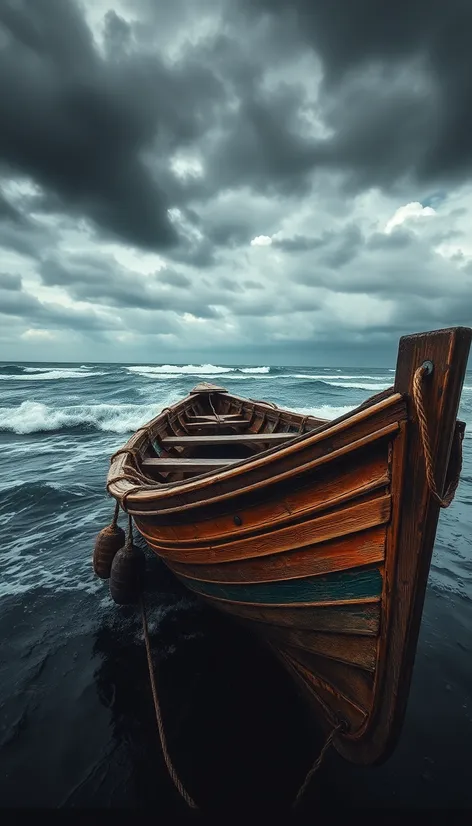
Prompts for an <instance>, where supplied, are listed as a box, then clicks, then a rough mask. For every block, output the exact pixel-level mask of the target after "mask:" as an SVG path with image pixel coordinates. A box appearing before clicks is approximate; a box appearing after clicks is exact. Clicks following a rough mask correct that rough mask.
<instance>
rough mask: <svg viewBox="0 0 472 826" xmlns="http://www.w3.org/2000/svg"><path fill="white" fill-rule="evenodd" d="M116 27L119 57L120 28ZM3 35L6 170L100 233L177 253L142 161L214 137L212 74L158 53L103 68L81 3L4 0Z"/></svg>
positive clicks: (0, 129)
mask: <svg viewBox="0 0 472 826" xmlns="http://www.w3.org/2000/svg"><path fill="white" fill-rule="evenodd" d="M107 22H108V25H107V29H106V35H107V36H108V38H109V39H110V38H111V39H112V40H113V43H114V46H115V48H116V45H117V43H116V41H117V29H118V28H119V25H120V24H119V21H118V20H117V17H116V15H114V16H113V15H112V16H111V17H110V15H109V16H108V18H107ZM0 26H1V36H2V40H3V48H2V49H1V51H0V159H1V160H2V161H3V163H4V164H8V165H9V166H10V168H12V169H13V170H19V171H21V172H22V173H26V174H28V175H31V176H32V177H33V178H34V179H35V180H36V181H37V182H38V183H39V184H40V185H41V186H43V187H44V188H45V189H46V190H51V192H52V193H53V194H54V195H56V197H58V198H59V200H60V202H61V204H62V207H63V209H65V210H69V211H74V212H76V213H78V214H82V215H85V216H87V217H88V218H90V219H92V220H93V221H94V222H95V223H96V224H97V225H98V226H99V227H100V228H101V229H102V230H106V231H112V232H113V233H115V234H116V235H118V236H119V237H121V238H123V239H126V240H129V241H131V242H133V243H135V244H138V245H141V246H147V247H154V248H165V247H168V246H169V245H171V244H172V243H175V242H176V241H177V234H176V231H175V229H174V227H173V226H172V224H171V222H170V221H169V219H168V216H167V212H166V210H167V207H168V206H169V203H168V197H167V196H166V194H165V192H164V190H163V189H162V187H161V186H160V185H159V182H158V181H157V180H156V179H155V170H153V168H152V166H151V165H150V164H149V163H147V162H146V160H145V154H146V152H147V153H151V150H153V149H154V150H156V151H162V152H163V153H164V155H165V156H167V159H168V155H169V151H170V147H173V149H175V148H176V147H178V146H179V145H180V144H181V143H185V142H186V141H188V140H190V139H191V138H193V137H196V136H198V135H199V134H200V132H201V131H202V129H204V128H205V125H204V121H205V116H206V109H208V106H211V105H212V101H213V99H214V98H215V96H216V97H217V96H218V91H219V90H218V86H217V84H216V83H215V82H214V79H213V77H212V76H211V74H210V73H209V72H208V71H207V70H206V69H205V68H204V67H202V66H199V65H189V66H179V67H178V69H176V70H175V71H171V70H169V69H168V68H167V67H166V66H165V65H164V62H163V61H162V59H161V58H160V56H159V55H157V54H155V55H153V56H149V55H142V56H139V55H136V54H135V53H133V54H132V55H130V56H127V55H126V52H120V54H119V59H118V57H114V56H113V55H110V56H109V58H108V60H106V59H105V58H104V57H102V56H100V55H99V53H98V51H97V48H96V46H95V44H94V41H93V38H92V35H91V32H90V30H89V28H88V27H87V25H86V23H85V20H84V17H83V14H82V13H81V10H80V7H79V5H78V4H76V3H75V2H73V0H71V1H70V2H67V3H64V2H63V0H24V2H22V3H17V2H14V1H13V0H4V2H2V4H1V5H0ZM121 31H122V33H123V26H122V29H121ZM156 142H157V145H156Z"/></svg>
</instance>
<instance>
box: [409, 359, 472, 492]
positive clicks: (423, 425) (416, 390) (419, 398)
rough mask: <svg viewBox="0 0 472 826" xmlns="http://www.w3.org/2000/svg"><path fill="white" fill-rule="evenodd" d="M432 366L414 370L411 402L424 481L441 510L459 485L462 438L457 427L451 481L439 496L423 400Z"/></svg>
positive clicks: (428, 364)
mask: <svg viewBox="0 0 472 826" xmlns="http://www.w3.org/2000/svg"><path fill="white" fill-rule="evenodd" d="M431 370H432V365H431V363H430V362H429V363H428V362H425V364H422V365H421V367H418V368H417V370H415V373H414V376H413V400H414V403H415V407H416V412H417V415H418V425H419V429H420V437H421V446H422V448H423V455H424V460H425V469H426V481H427V482H428V487H429V490H430V493H431V495H432V496H433V497H434V498H435V499H436V501H437V502H438V504H439V506H440V507H441V508H448V507H449V505H450V504H451V502H452V500H453V499H454V495H455V492H456V490H457V486H458V484H459V479H460V474H461V470H462V440H463V438H464V434H463V432H462V431H461V430H460V429H459V428H458V427H457V425H456V429H455V432H454V443H453V445H452V448H451V458H450V460H449V461H450V465H451V471H452V474H453V475H452V477H451V480H450V482H449V484H448V486H447V490H446V492H445V493H444V494H443V496H441V495H440V494H439V491H438V489H437V486H436V480H435V478H434V471H433V453H432V450H431V440H430V436H429V428H428V420H427V417H426V412H425V408H424V399H423V379H424V378H425V377H426V376H428V375H430V374H431Z"/></svg>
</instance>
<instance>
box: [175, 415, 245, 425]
mask: <svg viewBox="0 0 472 826" xmlns="http://www.w3.org/2000/svg"><path fill="white" fill-rule="evenodd" d="M232 419H239V420H240V421H246V419H241V413H224V414H223V415H221V416H220V415H218V417H216V416H215V415H212V416H197V415H194V416H188V420H189V422H192V424H193V423H194V422H213V423H215V422H218V421H223V422H229V421H231V420H232ZM247 421H249V419H248V420H247Z"/></svg>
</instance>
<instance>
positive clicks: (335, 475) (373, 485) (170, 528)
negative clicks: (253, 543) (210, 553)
mask: <svg viewBox="0 0 472 826" xmlns="http://www.w3.org/2000/svg"><path fill="white" fill-rule="evenodd" d="M389 481H390V475H389V470H388V450H387V445H386V444H385V443H380V444H377V445H375V446H374V448H373V450H372V451H371V452H370V453H369V454H367V453H362V455H361V456H359V454H357V455H353V456H352V458H351V457H350V461H349V463H348V462H347V461H344V462H343V464H342V465H340V464H339V463H337V464H334V466H330V465H327V466H326V465H325V466H324V467H322V468H320V469H319V470H318V471H317V472H313V474H312V475H311V478H310V483H309V484H307V483H305V486H304V487H300V488H298V489H295V490H294V489H291V490H290V489H289V490H286V491H285V492H284V493H283V494H281V495H280V499H278V498H271V499H270V500H269V501H267V502H262V503H260V504H254V505H252V506H250V507H246V508H244V509H240V510H238V511H237V513H234V512H232V513H228V514H221V515H214V516H212V518H211V519H205V520H204V521H203V520H202V521H201V522H197V523H189V524H186V523H182V522H178V521H177V520H175V521H174V524H172V525H161V524H159V523H158V525H159V526H158V527H157V525H156V527H153V528H152V530H150V528H149V525H147V526H146V528H145V530H146V533H148V534H149V535H152V536H153V537H154V538H155V540H156V541H157V542H158V543H159V544H160V545H167V544H168V543H171V544H172V543H173V542H175V541H177V542H178V543H179V545H181V546H184V547H193V546H194V545H198V544H200V543H201V542H202V541H204V542H205V543H207V542H208V541H219V540H221V539H225V538H229V537H230V536H233V537H235V536H246V535H248V534H249V533H253V532H255V531H257V530H258V528H261V527H262V528H268V527H269V526H276V525H282V524H284V523H286V524H290V523H291V522H293V521H295V520H297V519H299V518H300V517H301V516H305V517H307V516H309V515H314V514H316V513H321V512H323V511H326V510H330V509H332V508H334V507H337V506H340V505H342V504H347V503H348V502H349V500H350V499H355V498H357V497H359V496H361V495H362V494H363V493H368V492H370V491H374V490H376V489H377V488H381V487H383V486H387V485H388V484H389ZM235 516H237V520H236V521H237V522H238V524H236V523H235Z"/></svg>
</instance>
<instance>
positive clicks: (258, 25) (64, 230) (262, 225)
mask: <svg viewBox="0 0 472 826" xmlns="http://www.w3.org/2000/svg"><path fill="white" fill-rule="evenodd" d="M354 6H355V10H354ZM471 23H472V4H470V3H466V2H464V1H462V2H461V0H451V2H450V3H448V4H447V7H446V6H445V5H444V3H443V2H442V0H429V2H427V0H410V2H408V3H407V2H406V0H399V2H398V3H396V4H392V5H390V6H388V5H387V4H382V3H379V2H376V0H359V2H358V3H356V4H354V3H353V2H351V0H339V2H336V3H334V2H332V3H329V2H322V0H292V2H290V3H289V2H288V0H286V1H285V2H282V0H235V1H234V2H233V0H193V2H191V3H190V2H187V0H173V2H171V3H170V2H169V3H166V2H157V0H109V2H105V1H104V0H67V2H66V0H3V2H2V1H1V0H0V187H1V186H2V184H5V188H4V190H1V191H0V269H1V271H2V273H3V275H1V276H0V313H2V314H3V318H5V319H13V320H14V323H15V324H16V323H17V322H18V325H20V326H18V331H19V330H21V329H24V327H23V328H21V323H23V324H24V325H29V326H30V327H33V328H36V327H37V328H41V329H43V328H44V329H49V328H51V329H61V330H68V329H70V330H79V331H83V332H84V340H85V339H86V337H87V335H88V334H90V335H94V336H98V335H99V334H100V331H101V330H104V331H105V332H106V335H109V336H110V341H112V342H113V345H114V346H115V345H116V346H117V347H119V346H120V344H119V343H118V344H117V342H119V341H120V340H121V339H120V338H119V337H120V336H124V338H123V339H122V340H123V341H125V342H129V341H131V340H132V338H133V337H135V338H136V339H139V338H140V337H146V336H148V337H152V336H155V335H159V334H161V335H163V336H168V337H169V341H171V344H169V347H171V346H172V347H180V346H182V347H184V346H187V347H188V348H189V349H190V352H192V347H193V345H194V341H195V336H196V334H197V337H198V338H199V340H201V341H202V342H204V344H205V346H206V347H207V348H208V349H209V350H210V351H212V350H213V349H216V350H217V352H219V348H226V350H224V352H228V349H230V348H231V347H232V346H234V347H237V348H239V351H240V352H242V351H243V349H244V348H245V347H249V348H253V347H254V346H255V345H257V347H258V348H259V347H261V348H263V347H266V346H267V347H270V346H273V347H274V353H278V354H279V355H278V356H277V358H278V359H279V360H280V353H281V352H282V349H281V348H283V347H286V352H287V354H290V353H292V352H295V351H297V352H301V350H300V347H301V345H300V342H303V343H304V344H303V346H306V347H307V348H309V345H310V342H314V341H317V342H329V344H330V346H334V340H335V339H336V340H337V341H338V342H343V343H344V346H345V344H346V343H348V342H350V341H353V340H354V339H355V340H356V341H357V342H360V343H361V344H362V346H364V344H365V346H366V347H367V343H368V342H369V341H370V342H378V343H382V342H383V343H385V342H387V341H391V340H392V338H393V337H394V336H396V335H397V334H400V333H401V332H408V331H410V332H411V331H412V330H415V329H421V328H422V327H423V328H431V327H433V326H436V324H437V325H440V326H443V325H445V324H446V325H447V324H454V323H458V322H459V321H461V322H462V323H470V322H472V318H470V312H471V311H470V300H469V299H470V294H471V291H472V282H471V278H472V276H471V263H470V261H471V258H472V250H471V249H470V245H469V241H468V237H469V234H468V223H470V221H469V222H468V215H469V214H470V209H471V208H472V190H471V191H470V193H469V195H468V194H467V192H468V190H467V187H469V188H470V187H471V186H472V182H471V172H472V141H471V140H470V135H471V134H472V129H471V127H472V106H471V104H472V49H471V48H470V46H469V43H468V38H469V37H470V31H471V30H472V28H471V25H470V24H471ZM418 201H420V202H421V204H422V205H423V206H429V207H434V208H435V209H436V210H437V217H435V218H433V219H430V218H428V219H426V218H424V219H423V217H421V215H420V214H416V217H415V216H414V215H413V217H410V218H408V216H407V217H406V218H405V215H404V214H403V215H400V217H398V215H397V216H396V221H394V222H393V223H394V224H395V223H396V224H397V225H396V226H395V228H393V229H392V226H393V224H392V225H391V226H390V225H389V226H388V227H387V222H388V221H389V220H391V219H392V217H393V216H394V215H396V213H397V210H398V209H399V208H400V207H403V208H404V207H405V205H406V204H408V203H409V202H418ZM421 204H419V205H418V204H417V206H419V208H420V211H421ZM410 205H411V204H410ZM413 206H415V204H413ZM430 213H431V210H430ZM403 221H404V223H402V222H403ZM428 221H430V223H428ZM386 228H387V229H386ZM254 239H256V241H255V243H254V244H253V245H251V241H253V240H254ZM155 253H158V255H156V254H155ZM120 261H121V262H123V264H122V265H121V264H120V263H118V262H120ZM143 261H144V264H143V266H140V263H143ZM163 265H164V266H163ZM145 273H150V274H145ZM20 275H21V276H22V280H21V278H20ZM71 304H72V305H73V306H71ZM16 320H17V321H16ZM207 321H209V322H211V323H209V324H207V323H206V322H207ZM15 329H17V328H15ZM203 331H204V333H205V335H204V336H202V332H203ZM16 334H17V335H21V332H18V333H16ZM113 336H114V337H115V338H113ZM127 336H128V338H126V337H127ZM280 342H282V343H280ZM123 346H131V345H129V344H128V343H126V344H125V345H123ZM143 346H144V345H143ZM202 347H203V344H202ZM292 348H294V349H292ZM297 348H298V350H297ZM222 352H223V349H222ZM264 352H265V351H264ZM261 353H262V349H261ZM274 357H275V356H274ZM84 358H85V357H84ZM215 358H216V356H215ZM261 358H262V355H261ZM265 359H266V360H267V356H266V357H265Z"/></svg>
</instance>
